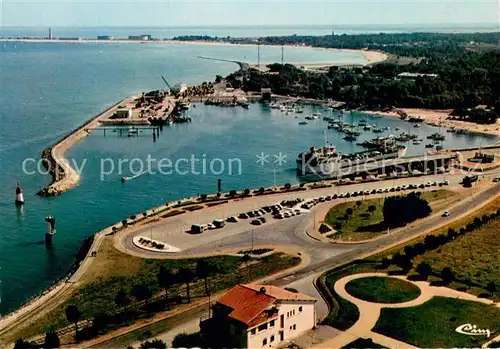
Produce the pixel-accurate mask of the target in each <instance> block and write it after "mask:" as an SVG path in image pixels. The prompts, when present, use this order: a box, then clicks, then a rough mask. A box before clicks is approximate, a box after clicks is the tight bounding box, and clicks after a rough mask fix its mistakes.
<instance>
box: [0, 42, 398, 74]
mask: <svg viewBox="0 0 500 349" xmlns="http://www.w3.org/2000/svg"><path fill="white" fill-rule="evenodd" d="M0 42H30V43H35V42H41V43H73V44H78V43H82V44H170V45H171V44H181V45H211V46H216V45H219V46H250V47H255V46H257V44H249V43H242V44H238V43H231V42H218V41H206V40H172V39H165V40H128V39H115V40H97V39H84V38H82V39H79V40H76V39H75V40H70V39H36V38H25V39H24V38H17V39H9V38H0ZM260 46H261V47H281V46H282V45H269V44H263V45H260ZM283 47H287V48H304V49H312V50H328V51H333V52H342V51H344V52H353V53H359V54H361V55H362V56H363V57H364V58H365V60H366V63H365V64H363V65H372V64H376V63H381V62H384V61H386V60H387V59H389V55H388V54H386V53H384V52H382V51H371V50H362V49H361V50H356V49H339V48H329V47H314V46H306V45H292V44H288V45H283ZM250 64H252V63H250ZM291 64H293V65H317V64H321V66H322V67H323V66H346V65H347V66H349V65H358V64H354V63H348V62H336V63H314V62H309V63H291Z"/></svg>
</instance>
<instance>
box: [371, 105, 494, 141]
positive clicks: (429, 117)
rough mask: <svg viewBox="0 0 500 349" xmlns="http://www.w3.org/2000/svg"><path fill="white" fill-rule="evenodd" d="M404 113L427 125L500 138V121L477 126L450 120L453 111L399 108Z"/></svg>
mask: <svg viewBox="0 0 500 349" xmlns="http://www.w3.org/2000/svg"><path fill="white" fill-rule="evenodd" d="M398 109H399V110H401V111H404V112H405V113H407V114H408V116H410V117H412V116H413V117H420V118H422V119H423V120H424V122H425V123H426V124H430V125H439V126H442V127H447V128H457V129H460V128H462V129H466V130H468V131H470V132H478V133H486V134H490V135H494V136H497V137H500V120H497V122H496V124H493V125H481V124H475V123H473V122H467V121H458V120H448V119H447V118H448V117H449V116H450V113H451V112H452V111H453V110H452V109H419V108H398ZM363 112H364V113H368V114H379V115H385V116H390V117H397V118H399V115H398V113H397V112H395V111H391V112H378V111H377V112H374V111H363Z"/></svg>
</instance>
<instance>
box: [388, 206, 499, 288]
mask: <svg viewBox="0 0 500 349" xmlns="http://www.w3.org/2000/svg"><path fill="white" fill-rule="evenodd" d="M499 218H500V209H499V210H497V212H495V213H492V214H490V215H488V214H485V215H483V216H482V217H476V218H474V220H473V221H472V222H470V223H468V224H467V225H465V226H463V227H461V228H460V229H458V230H455V229H452V228H450V229H448V231H447V233H446V234H440V235H427V236H426V237H425V238H424V241H423V242H419V243H416V244H413V245H407V246H405V247H404V253H400V252H397V253H396V254H394V255H393V256H392V257H384V258H383V259H382V267H383V268H388V267H389V266H391V265H397V266H398V267H400V268H401V269H402V270H403V272H405V273H408V272H409V271H410V270H412V269H413V267H414V265H413V259H414V258H415V257H417V256H419V255H423V254H425V253H426V252H427V251H431V250H436V249H438V248H439V247H441V246H443V245H445V244H447V243H449V242H451V241H453V240H455V239H457V238H458V237H459V236H462V235H464V234H467V233H471V232H473V231H474V230H476V229H480V228H482V227H483V226H484V225H485V224H487V223H489V222H491V221H494V220H498V219H499ZM415 270H416V272H417V273H418V274H419V275H420V277H421V278H422V279H423V280H427V278H428V277H429V276H430V275H438V276H440V277H441V279H442V280H443V282H444V283H446V284H448V283H450V282H452V281H453V280H455V274H454V272H453V270H452V269H451V268H450V267H444V268H443V269H442V270H440V271H439V272H435V271H434V270H433V268H432V266H431V265H430V264H429V263H427V262H425V261H424V262H421V263H419V264H418V265H417V266H416V268H415ZM483 287H484V288H485V289H486V290H487V291H488V292H490V293H494V292H496V291H497V285H496V283H495V281H491V282H489V283H488V284H487V285H485V286H484V285H483Z"/></svg>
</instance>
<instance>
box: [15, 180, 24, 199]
mask: <svg viewBox="0 0 500 349" xmlns="http://www.w3.org/2000/svg"><path fill="white" fill-rule="evenodd" d="M22 204H24V196H23V189H22V188H21V186H20V185H19V182H17V186H16V205H22Z"/></svg>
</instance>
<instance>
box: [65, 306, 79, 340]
mask: <svg viewBox="0 0 500 349" xmlns="http://www.w3.org/2000/svg"><path fill="white" fill-rule="evenodd" d="M64 312H65V313H66V319H68V321H69V322H71V323H74V324H75V336H76V337H78V321H79V320H80V317H81V316H82V313H81V312H80V310H78V307H77V306H76V305H68V306H67V307H66V309H65V310H64Z"/></svg>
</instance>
